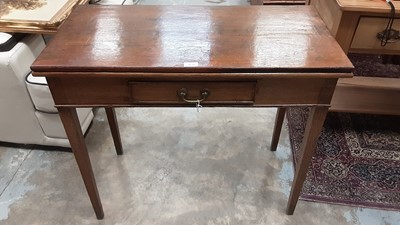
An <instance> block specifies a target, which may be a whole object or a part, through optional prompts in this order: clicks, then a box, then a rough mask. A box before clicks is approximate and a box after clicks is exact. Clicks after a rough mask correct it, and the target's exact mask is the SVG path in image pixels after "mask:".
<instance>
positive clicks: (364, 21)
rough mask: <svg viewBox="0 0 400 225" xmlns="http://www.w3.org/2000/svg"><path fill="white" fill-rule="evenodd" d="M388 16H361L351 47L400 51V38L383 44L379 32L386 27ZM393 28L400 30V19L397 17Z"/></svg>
mask: <svg viewBox="0 0 400 225" xmlns="http://www.w3.org/2000/svg"><path fill="white" fill-rule="evenodd" d="M387 23H388V18H381V17H361V18H360V21H359V22H358V26H357V29H356V31H355V34H354V37H353V41H352V43H351V49H373V50H390V51H400V39H397V40H394V41H393V42H391V41H389V42H388V43H387V44H386V46H384V47H382V46H381V41H380V40H379V39H378V38H377V34H378V33H379V32H382V31H384V30H385V29H386V25H387ZM392 29H394V30H400V19H395V20H394V22H393V26H392Z"/></svg>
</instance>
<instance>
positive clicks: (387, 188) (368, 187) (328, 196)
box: [287, 108, 400, 210]
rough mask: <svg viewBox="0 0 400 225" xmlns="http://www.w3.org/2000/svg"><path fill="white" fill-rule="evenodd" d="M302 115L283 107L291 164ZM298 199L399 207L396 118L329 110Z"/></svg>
mask: <svg viewBox="0 0 400 225" xmlns="http://www.w3.org/2000/svg"><path fill="white" fill-rule="evenodd" d="M307 116H308V109H306V108H291V109H288V111H287V119H288V126H289V135H290V139H291V145H292V151H293V156H294V164H296V159H297V155H298V152H299V148H300V143H301V140H302V138H303V132H304V129H305V123H306V119H307ZM301 199H303V200H310V201H319V202H326V203H334V204H344V205H352V206H361V207H371V208H379V209H391V210H400V117H397V116H378V115H364V114H346V113H332V112H330V113H328V116H327V119H326V121H325V124H324V128H323V131H322V134H321V137H320V138H319V141H318V146H317V150H316V153H315V155H314V157H313V159H312V164H311V165H310V168H309V171H308V174H307V179H306V181H305V182H304V186H303V191H302V194H301Z"/></svg>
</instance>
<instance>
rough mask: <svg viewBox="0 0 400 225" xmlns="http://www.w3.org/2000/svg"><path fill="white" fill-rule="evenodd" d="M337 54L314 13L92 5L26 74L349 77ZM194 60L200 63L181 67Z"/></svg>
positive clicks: (302, 9)
mask: <svg viewBox="0 0 400 225" xmlns="http://www.w3.org/2000/svg"><path fill="white" fill-rule="evenodd" d="M99 15H100V16H99ZM132 15H135V17H132ZM277 15H280V16H277ZM126 18H129V19H126ZM154 18H157V19H154ZM182 18H185V19H182ZM287 18H293V19H292V20H291V19H287ZM82 21H85V23H84V24H82ZM233 21H235V22H234V23H233ZM76 24H81V26H76ZM193 24H196V26H193ZM282 24H284V25H285V26H282ZM194 34H196V35H194ZM228 37H229V38H228ZM148 42H151V45H150V43H148ZM338 48H339V45H338V44H337V43H336V41H335V39H334V38H332V37H331V36H330V35H329V31H327V30H326V27H325V24H324V23H323V22H322V21H321V19H320V18H319V16H318V14H317V13H316V12H315V11H314V10H313V8H311V7H307V6H304V7H301V6H296V7H289V8H285V7H279V6H271V7H268V8H267V7H262V6H260V7H257V6H243V7H237V6H232V7H229V6H227V7H222V8H221V7H200V6H199V7H193V6H192V7H188V6H182V7H177V6H163V7H154V6H124V7H120V6H107V7H104V6H94V5H90V6H78V7H76V9H75V10H74V11H73V13H72V14H71V15H70V17H69V18H68V23H67V22H66V23H65V24H64V25H63V26H62V29H60V30H59V32H58V33H57V35H56V36H55V37H54V39H53V40H52V42H51V43H50V44H49V45H48V46H47V48H46V49H45V50H44V51H43V52H42V54H41V57H40V58H39V60H37V61H36V62H35V63H34V64H33V66H32V69H33V70H34V71H35V72H74V71H75V72H130V73H132V72H146V73H150V72H162V73H170V72H175V73H177V72H190V73H196V72H202V73H205V72H218V73H223V72H227V73H237V72H249V73H255V72H259V73H260V72H266V73H268V72H274V73H277V72H299V68H301V70H300V71H305V72H321V73H322V72H325V71H326V72H328V71H329V73H332V72H334V71H337V72H349V70H348V68H349V67H352V64H351V63H350V62H349V60H348V59H347V57H345V54H344V53H343V52H342V51H341V50H340V49H338ZM321 50H323V52H324V54H321ZM122 56H124V57H122ZM192 62H193V63H197V64H198V65H197V66H186V67H185V63H192ZM110 65H118V66H110ZM102 75H103V74H97V77H101V76H102ZM66 76H69V74H67V75H66ZM127 76H128V75H127ZM221 76H224V75H221ZM249 76H251V74H249ZM149 77H151V76H149Z"/></svg>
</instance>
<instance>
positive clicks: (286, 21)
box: [32, 6, 353, 219]
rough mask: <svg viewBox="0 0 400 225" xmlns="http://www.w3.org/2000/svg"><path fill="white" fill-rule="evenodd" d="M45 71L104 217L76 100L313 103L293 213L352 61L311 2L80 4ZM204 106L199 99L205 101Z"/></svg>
mask: <svg viewBox="0 0 400 225" xmlns="http://www.w3.org/2000/svg"><path fill="white" fill-rule="evenodd" d="M32 70H33V72H34V75H35V76H45V77H46V78H47V81H48V84H49V88H50V90H51V93H52V96H53V99H54V102H55V104H56V107H57V109H58V112H59V115H60V118H61V120H62V122H63V126H64V128H65V131H66V134H67V136H68V139H69V141H70V143H71V147H72V150H73V152H74V155H75V159H76V161H77V163H78V166H79V169H80V172H81V175H82V177H83V180H84V183H85V186H86V189H87V191H88V194H89V197H90V200H91V202H92V206H93V209H94V211H95V213H96V216H97V218H98V219H101V218H103V217H104V211H103V208H102V204H101V200H100V197H99V193H98V190H97V185H96V181H95V179H94V174H93V170H92V168H91V164H90V160H89V155H88V152H87V148H86V145H85V141H84V137H83V134H82V131H81V128H80V123H79V120H78V115H77V113H76V107H105V108H106V114H107V119H108V121H109V124H110V131H111V133H112V136H113V140H114V145H115V148H116V151H117V154H119V155H121V154H122V153H123V149H122V142H121V139H120V134H119V130H118V123H117V119H116V115H115V112H114V108H113V107H137V106H155V107H173V106H192V107H197V108H198V109H199V108H200V107H201V105H203V104H204V106H235V107H237V106H241V107H276V106H278V107H279V109H278V111H277V117H276V122H275V128H274V132H273V136H272V141H271V150H273V151H274V150H276V147H277V144H278V140H279V133H280V130H281V127H282V124H283V118H284V115H285V107H293V106H294V107H296V106H309V107H310V108H311V110H310V113H309V118H308V120H307V125H306V127H305V131H304V138H303V144H302V150H301V151H300V152H301V154H300V156H299V161H298V162H299V163H297V165H296V172H295V176H294V180H293V183H292V189H291V193H290V196H289V199H288V206H287V211H286V212H287V214H293V212H294V209H295V206H296V204H297V200H298V198H299V195H300V192H301V188H302V185H303V182H304V180H305V177H306V173H307V169H308V167H309V164H310V162H311V157H312V155H313V152H314V150H315V146H316V143H317V139H318V136H319V134H320V131H321V129H322V125H323V123H324V120H325V116H326V113H327V112H328V108H329V105H330V102H331V98H332V94H333V92H334V89H335V87H336V82H337V80H338V78H340V77H351V76H352V73H351V72H352V70H353V66H352V64H351V62H350V61H349V60H348V58H347V56H346V55H345V54H344V52H343V51H342V49H341V48H340V46H339V45H338V43H337V42H336V41H335V39H334V38H333V37H332V36H331V35H330V33H329V31H328V30H327V28H326V27H325V25H324V23H323V22H322V21H321V19H320V18H319V16H318V14H317V13H316V12H315V10H314V8H312V7H309V6H303V7H299V6H296V7H279V6H278V7H254V6H249V7H244V6H239V7H202V6H196V7H194V6H190V7H188V6H179V7H178V6H79V7H76V9H75V10H74V11H73V12H72V14H71V15H70V17H69V18H68V19H67V21H66V22H65V23H64V25H63V26H62V27H61V28H60V30H59V32H58V33H57V34H56V35H55V37H54V39H53V40H52V41H51V42H50V44H49V45H48V46H47V47H46V48H45V49H44V51H43V52H42V53H41V54H40V56H39V57H38V58H37V59H36V61H35V62H34V64H33V65H32ZM200 103H201V105H200Z"/></svg>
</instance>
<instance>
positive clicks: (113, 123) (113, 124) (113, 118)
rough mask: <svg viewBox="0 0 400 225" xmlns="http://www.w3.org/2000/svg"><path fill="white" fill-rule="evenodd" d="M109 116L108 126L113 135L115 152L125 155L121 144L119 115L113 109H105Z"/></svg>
mask: <svg viewBox="0 0 400 225" xmlns="http://www.w3.org/2000/svg"><path fill="white" fill-rule="evenodd" d="M104 109H105V110H106V114H107V120H108V124H109V125H110V130H111V134H112V137H113V141H114V146H115V150H116V151H117V155H122V154H124V150H123V149H122V143H121V135H120V134H119V128H118V120H117V115H116V114H115V109H114V108H112V107H105V108H104Z"/></svg>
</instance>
